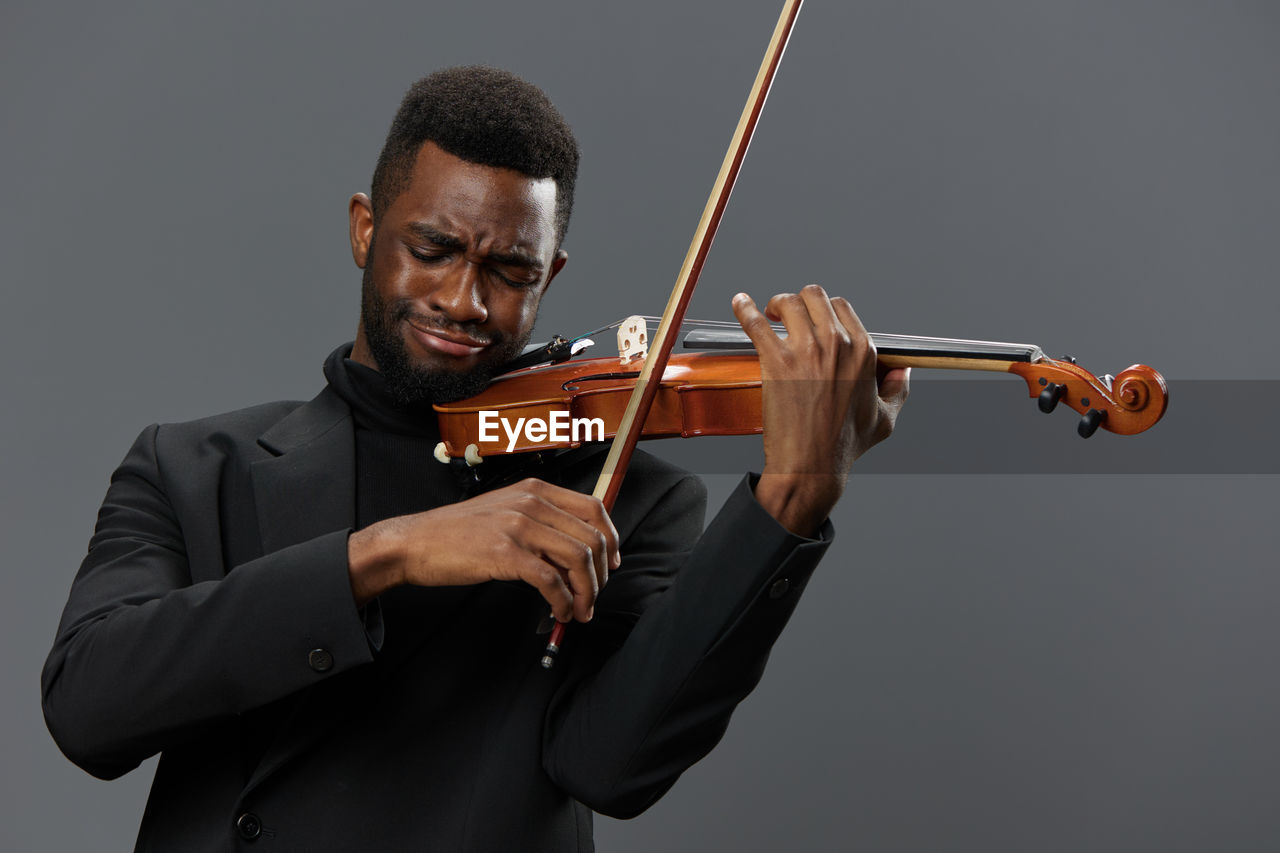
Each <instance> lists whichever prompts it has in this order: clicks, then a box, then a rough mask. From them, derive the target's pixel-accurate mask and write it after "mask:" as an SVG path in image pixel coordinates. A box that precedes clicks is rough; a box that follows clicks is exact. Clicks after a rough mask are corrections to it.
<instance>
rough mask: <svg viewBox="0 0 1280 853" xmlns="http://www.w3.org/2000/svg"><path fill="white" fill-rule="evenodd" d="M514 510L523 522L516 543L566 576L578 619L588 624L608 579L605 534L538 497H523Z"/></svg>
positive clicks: (516, 530) (517, 528)
mask: <svg viewBox="0 0 1280 853" xmlns="http://www.w3.org/2000/svg"><path fill="white" fill-rule="evenodd" d="M513 509H514V510H515V511H516V512H517V513H518V514H519V515H520V517H521V519H523V523H521V524H519V525H518V526H516V527H515V528H514V530H515V533H516V538H517V541H518V542H519V543H520V544H521V545H522V546H523V547H525V548H526V549H527V550H529V551H531V552H533V553H535V554H536V555H538V556H539V557H541V558H542V559H544V560H546V561H547V562H549V563H551V564H552V565H554V566H556V567H557V568H558V569H561V570H562V571H563V572H564V573H565V578H566V580H567V582H568V583H569V586H570V588H571V589H572V590H573V595H574V611H575V616H576V618H578V619H579V620H580V621H583V622H586V621H588V620H589V619H590V618H591V611H592V608H593V607H594V606H595V599H596V596H597V595H598V594H599V592H600V589H601V588H602V587H603V586H604V584H605V583H607V582H608V579H609V566H608V560H609V551H608V548H609V546H608V542H607V540H606V538H605V536H604V534H603V533H601V532H600V531H599V530H597V529H596V528H594V527H592V526H591V525H589V524H587V523H586V522H584V521H582V519H580V518H577V517H575V516H573V515H571V514H569V513H567V512H565V511H564V510H562V509H560V508H559V507H557V506H554V505H553V504H551V503H549V502H547V501H544V500H542V499H541V498H540V497H538V496H536V495H526V496H523V498H522V499H521V500H520V501H519V502H518V503H517V504H516V505H514V506H513Z"/></svg>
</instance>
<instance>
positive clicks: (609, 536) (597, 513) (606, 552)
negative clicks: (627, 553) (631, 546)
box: [521, 479, 622, 586]
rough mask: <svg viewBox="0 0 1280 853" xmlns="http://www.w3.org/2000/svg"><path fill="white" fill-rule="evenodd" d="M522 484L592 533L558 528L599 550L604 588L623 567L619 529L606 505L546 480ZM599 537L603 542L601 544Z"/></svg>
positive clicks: (581, 529)
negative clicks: (606, 582) (611, 576)
mask: <svg viewBox="0 0 1280 853" xmlns="http://www.w3.org/2000/svg"><path fill="white" fill-rule="evenodd" d="M521 485H525V486H526V487H527V488H528V490H529V491H530V492H532V493H533V494H534V495H536V496H537V497H539V498H541V499H542V500H543V501H544V502H545V503H547V504H548V505H550V506H554V507H556V508H557V509H559V510H560V511H561V512H564V513H565V514H566V515H568V516H570V517H572V518H575V519H577V520H578V521H580V522H582V523H583V524H585V525H587V526H588V527H589V528H590V529H591V531H593V532H592V533H590V534H588V533H587V532H586V531H585V530H584V529H583V528H580V527H575V526H573V525H569V526H563V525H561V526H560V527H559V529H561V530H563V531H564V532H565V533H568V534H569V535H571V536H577V537H578V538H581V539H582V541H584V542H587V543H588V544H590V545H591V546H592V547H593V548H594V549H596V550H597V552H598V553H599V554H600V557H601V559H600V566H601V583H600V585H601V586H604V581H605V580H606V579H607V578H608V573H609V572H610V571H612V570H613V569H616V568H618V566H620V565H621V564H622V554H621V551H620V541H619V538H618V529H617V528H616V527H614V526H613V519H611V518H610V517H609V513H608V511H607V510H606V509H605V508H604V504H603V503H601V502H600V501H599V500H598V499H597V498H595V497H593V496H592V495H584V494H582V493H581V492H575V491H573V490H572V489H566V488H564V487H562V486H555V485H552V484H551V483H547V482H545V481H543V480H533V479H530V480H525V481H524V482H523V483H522V484H521ZM597 537H599V539H600V540H603V541H598V540H597Z"/></svg>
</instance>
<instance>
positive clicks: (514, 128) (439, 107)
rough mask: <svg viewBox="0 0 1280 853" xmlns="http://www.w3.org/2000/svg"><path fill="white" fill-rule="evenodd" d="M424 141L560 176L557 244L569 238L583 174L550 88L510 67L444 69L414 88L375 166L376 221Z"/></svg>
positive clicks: (470, 157) (491, 162) (461, 154)
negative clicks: (577, 186) (548, 92)
mask: <svg viewBox="0 0 1280 853" xmlns="http://www.w3.org/2000/svg"><path fill="white" fill-rule="evenodd" d="M424 142H434V143H435V144H436V145H438V146H440V148H442V149H443V150H444V151H447V152H448V153H450V154H452V155H453V156H455V157H458V158H461V159H463V160H466V161H467V162H469V163H478V164H480V165H482V166H496V167H499V168H504V169H513V170H515V171H517V172H520V173H521V174H524V175H528V176H529V177H531V178H552V179H554V180H555V183H556V214H555V225H556V243H557V245H558V244H559V243H560V242H561V241H562V240H564V235H565V232H566V231H567V230H568V228H569V214H570V213H571V212H572V210H573V188H574V184H575V183H576V181H577V179H578V142H577V140H576V139H574V137H573V131H571V130H570V129H569V124H568V122H566V121H565V120H564V116H562V115H560V112H559V111H558V110H557V109H556V108H555V106H554V105H552V103H551V99H550V98H548V97H547V95H546V93H545V92H543V91H542V90H541V89H539V88H538V87H537V86H534V85H533V84H532V83H529V82H527V81H525V80H522V79H520V78H519V77H517V76H516V75H514V74H512V73H511V72H509V71H502V70H499V69H497V68H489V67H488V66H484V65H464V66H458V67H455V68H445V69H443V70H440V71H437V72H435V73H434V74H430V75H428V76H426V77H423V78H422V79H421V80H419V81H418V82H416V83H414V84H413V85H412V86H410V87H409V91H408V92H406V93H405V96H404V100H403V101H402V102H401V103H400V109H399V111H398V112H397V113H396V117H395V119H394V120H393V121H392V122H391V130H390V131H389V132H388V133H387V141H386V142H385V143H384V144H383V146H382V153H381V154H379V155H378V165H377V167H376V168H375V169H374V171H373V187H372V196H373V216H374V220H375V221H377V220H378V219H379V218H380V217H381V215H382V213H383V212H384V211H385V210H386V209H387V208H388V207H390V206H391V203H392V202H394V201H395V200H396V198H397V197H398V196H399V195H400V193H402V192H404V191H405V190H406V189H408V187H409V182H410V180H411V176H412V173H413V166H414V162H415V160H416V159H417V156H418V151H419V149H421V148H422V144H423V143H424Z"/></svg>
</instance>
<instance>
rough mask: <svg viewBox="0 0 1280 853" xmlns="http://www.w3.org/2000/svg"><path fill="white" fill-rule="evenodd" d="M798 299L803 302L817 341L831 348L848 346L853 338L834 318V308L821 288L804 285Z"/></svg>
mask: <svg viewBox="0 0 1280 853" xmlns="http://www.w3.org/2000/svg"><path fill="white" fill-rule="evenodd" d="M800 298H801V299H802V300H804V306H805V308H806V309H807V310H808V312H809V322H810V323H811V324H812V326H813V330H814V333H815V334H816V336H817V337H818V339H819V340H821V341H823V342H824V343H827V344H829V345H832V346H834V345H835V344H842V345H845V344H849V343H850V342H851V341H852V340H853V336H852V335H851V334H850V333H849V331H848V330H847V329H846V328H845V327H844V324H842V323H841V322H840V318H839V317H837V316H836V311H835V307H834V306H833V305H832V304H831V299H830V297H828V296H827V292H826V291H825V290H823V289H822V287H821V286H819V285H816V284H810V285H806V286H805V287H804V288H803V289H802V290H801V291H800Z"/></svg>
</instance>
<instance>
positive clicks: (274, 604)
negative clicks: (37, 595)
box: [41, 426, 372, 779]
mask: <svg viewBox="0 0 1280 853" xmlns="http://www.w3.org/2000/svg"><path fill="white" fill-rule="evenodd" d="M158 429H159V428H158V427H156V426H152V427H149V428H148V429H147V430H145V431H144V432H143V433H142V435H141V436H140V437H139V438H138V440H137V442H135V443H134V445H133V447H132V449H131V450H130V451H129V453H128V455H127V456H126V457H125V460H124V462H123V463H121V465H120V467H119V468H118V469H117V470H116V471H115V473H114V474H113V475H112V478H111V485H110V487H109V488H108V490H107V496H106V498H105V500H104V501H103V505H102V509H101V511H100V512H99V515H98V523H97V527H96V530H95V532H94V535H93V538H92V539H91V541H90V543H89V552H88V555H87V556H86V557H85V560H84V562H83V564H82V565H81V567H80V571H79V573H78V574H77V575H76V578H75V581H74V582H73V584H72V587H71V594H70V596H69V599H68V602H67V606H66V609H65V610H64V612H63V616H62V622H61V624H60V625H59V627H58V634H57V637H56V639H55V641H54V645H53V650H52V651H51V652H50V654H49V657H48V660H47V661H46V663H45V667H44V672H43V675H42V678H41V687H42V693H43V704H44V714H45V720H46V722H47V724H48V726H49V731H50V732H51V733H52V735H53V737H54V740H55V741H57V743H58V746H59V747H60V748H61V749H62V751H63V752H64V753H65V754H66V755H67V757H68V758H70V759H71V760H72V761H73V762H75V763H76V764H78V765H79V766H80V767H82V768H84V769H85V770H87V771H88V772H89V773H92V774H93V775H95V776H98V777H100V778H104V779H109V778H115V777H117V776H120V775H123V774H124V773H126V772H128V771H129V770H131V769H133V768H134V767H136V766H137V765H138V764H139V763H140V762H141V761H142V760H143V759H145V758H147V757H149V756H150V755H153V754H154V753H156V752H158V751H160V750H161V749H163V748H165V747H167V746H169V745H171V744H173V743H177V742H181V741H182V740H185V739H187V738H189V737H193V736H195V735H196V734H198V732H199V730H200V727H201V725H202V724H203V723H205V722H208V721H212V720H214V719H216V718H218V717H224V716H226V715H231V714H238V713H242V712H244V711H247V710H249V709H252V708H256V707H259V706H262V705H265V704H267V703H269V702H271V701H273V700H275V699H279V698H281V697H283V696H286V695H288V694H290V693H293V692H295V691H298V690H300V689H303V688H305V687H308V686H310V685H312V684H315V683H317V682H318V681H320V680H323V679H327V678H332V677H333V676H335V675H336V674H338V673H341V672H343V671H345V670H349V669H351V668H352V667H355V666H359V665H360V664H362V663H365V662H367V661H369V660H371V659H372V650H371V648H370V645H371V641H370V638H369V636H368V635H367V634H366V629H365V628H366V626H365V624H364V621H363V620H362V617H361V615H360V613H359V612H358V611H357V610H356V607H355V603H354V601H353V599H352V595H351V588H350V582H349V580H348V574H347V536H348V531H346V530H338V531H334V532H332V533H330V534H326V535H324V536H320V537H318V538H316V539H312V540H310V541H307V542H303V543H300V544H298V545H294V546H292V547H289V548H285V549H282V550H280V551H277V552H275V553H272V554H268V555H266V556H264V557H262V558H260V559H257V560H253V561H251V562H248V563H245V564H243V565H240V566H238V567H236V568H235V569H233V570H232V571H231V572H230V573H229V574H228V575H227V576H226V577H225V578H224V579H222V580H219V581H205V582H201V583H192V578H191V574H190V571H189V568H188V561H187V554H186V550H185V544H184V538H183V533H182V528H181V524H180V522H179V519H178V518H177V517H176V515H175V513H174V510H173V508H172V507H171V505H170V502H169V500H168V498H167V497H166V494H165V489H164V484H163V476H162V473H161V470H160V466H159V464H158V462H157V458H156V450H155V448H156V435H157V432H158Z"/></svg>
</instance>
